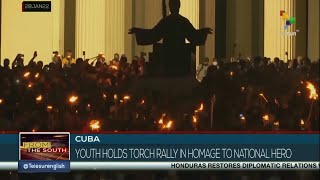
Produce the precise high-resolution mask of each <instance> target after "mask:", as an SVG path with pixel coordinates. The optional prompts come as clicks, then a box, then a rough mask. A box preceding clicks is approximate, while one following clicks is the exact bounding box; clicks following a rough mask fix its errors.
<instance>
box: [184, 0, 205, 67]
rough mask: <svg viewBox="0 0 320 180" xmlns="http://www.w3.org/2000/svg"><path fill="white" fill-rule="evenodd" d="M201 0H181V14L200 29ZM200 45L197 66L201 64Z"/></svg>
mask: <svg viewBox="0 0 320 180" xmlns="http://www.w3.org/2000/svg"><path fill="white" fill-rule="evenodd" d="M199 7H200V3H199V0H181V8H180V14H181V15H182V16H184V17H186V18H188V19H189V21H190V22H191V23H192V25H193V26H194V28H196V29H199V26H200V15H199ZM199 52H200V51H199V47H197V52H196V53H197V57H196V58H197V61H196V62H197V66H198V64H199V61H200V60H199Z"/></svg>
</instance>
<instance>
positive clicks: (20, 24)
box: [1, 0, 63, 64]
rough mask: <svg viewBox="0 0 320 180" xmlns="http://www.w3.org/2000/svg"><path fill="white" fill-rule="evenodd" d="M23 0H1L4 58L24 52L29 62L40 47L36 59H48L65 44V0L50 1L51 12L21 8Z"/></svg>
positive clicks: (45, 60) (2, 55) (13, 56)
mask: <svg viewBox="0 0 320 180" xmlns="http://www.w3.org/2000/svg"><path fill="white" fill-rule="evenodd" d="M22 1H23V0H2V15H1V18H2V30H1V59H4V58H9V59H10V60H13V59H14V58H15V57H16V55H17V53H21V54H24V55H25V64H26V63H27V62H28V60H29V59H31V57H32V55H33V52H34V51H35V50H37V51H38V58H37V60H43V61H44V62H45V63H49V62H50V61H51V57H52V51H56V50H61V48H63V45H62V44H63V43H62V41H63V20H61V13H63V12H62V11H60V10H61V9H63V8H61V6H63V0H56V1H52V2H51V3H52V4H51V5H52V12H51V13H48V12H36V13H35V12H22V9H21V7H22ZM43 1H45V0H43Z"/></svg>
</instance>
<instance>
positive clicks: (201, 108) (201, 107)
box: [197, 103, 204, 111]
mask: <svg viewBox="0 0 320 180" xmlns="http://www.w3.org/2000/svg"><path fill="white" fill-rule="evenodd" d="M203 107H204V105H203V103H201V105H200V108H199V109H197V110H198V111H202V110H203Z"/></svg>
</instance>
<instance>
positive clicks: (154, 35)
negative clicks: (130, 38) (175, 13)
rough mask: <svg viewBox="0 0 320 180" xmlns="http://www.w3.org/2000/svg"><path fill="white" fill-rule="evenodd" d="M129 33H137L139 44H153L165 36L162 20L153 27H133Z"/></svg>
mask: <svg viewBox="0 0 320 180" xmlns="http://www.w3.org/2000/svg"><path fill="white" fill-rule="evenodd" d="M129 34H135V35H136V40H137V44H138V45H152V44H154V43H156V42H158V41H160V40H161V39H162V37H163V34H162V23H161V21H160V22H159V23H158V24H157V25H156V26H155V27H154V28H153V29H142V28H136V27H133V28H131V29H130V30H129Z"/></svg>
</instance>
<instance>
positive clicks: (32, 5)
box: [22, 1, 51, 12]
mask: <svg viewBox="0 0 320 180" xmlns="http://www.w3.org/2000/svg"><path fill="white" fill-rule="evenodd" d="M22 12H51V1H23V2H22Z"/></svg>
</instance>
